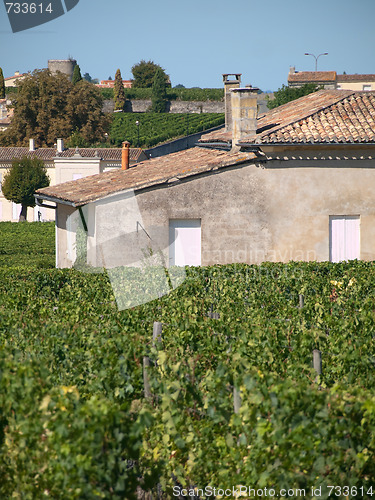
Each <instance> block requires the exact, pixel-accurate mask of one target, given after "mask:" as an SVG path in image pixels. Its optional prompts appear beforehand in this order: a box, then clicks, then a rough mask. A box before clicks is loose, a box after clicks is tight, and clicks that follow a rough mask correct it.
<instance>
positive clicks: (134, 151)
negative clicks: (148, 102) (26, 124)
mask: <svg viewBox="0 0 375 500" xmlns="http://www.w3.org/2000/svg"><path fill="white" fill-rule="evenodd" d="M121 151H122V150H121V148H79V149H78V150H77V149H76V148H69V149H65V150H64V151H63V152H62V153H57V151H56V148H38V149H36V150H35V151H29V148H26V147H9V148H1V147H0V161H2V160H3V161H4V160H5V161H7V160H10V161H11V160H17V159H20V158H23V157H24V156H27V157H29V158H40V159H41V160H53V158H56V156H59V157H61V158H72V157H74V155H75V154H77V153H79V154H80V155H81V156H82V157H83V158H95V157H99V158H102V159H103V160H106V161H111V160H112V161H120V162H121V155H122V153H121ZM141 155H142V149H140V148H130V160H132V161H137V160H138V159H139V157H140V156H141Z"/></svg>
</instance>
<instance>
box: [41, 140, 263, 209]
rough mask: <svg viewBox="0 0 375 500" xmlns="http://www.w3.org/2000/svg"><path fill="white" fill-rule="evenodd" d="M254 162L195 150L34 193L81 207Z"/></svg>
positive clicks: (247, 156) (237, 155) (249, 157)
mask: <svg viewBox="0 0 375 500" xmlns="http://www.w3.org/2000/svg"><path fill="white" fill-rule="evenodd" d="M255 158H256V156H255V155H254V154H253V153H235V154H230V153H227V152H224V151H217V150H213V149H203V148H199V147H196V148H192V149H189V150H185V151H180V152H178V153H172V154H169V155H166V156H161V157H159V158H153V159H151V160H147V161H144V162H141V163H139V164H138V165H137V166H135V167H134V168H130V169H128V170H112V171H109V172H104V173H102V174H97V175H92V176H89V177H83V178H82V179H78V180H76V181H69V182H65V183H63V184H58V185H57V186H50V187H47V188H43V189H39V190H38V191H37V193H38V194H39V195H40V197H41V198H44V199H53V200H55V199H58V200H62V201H65V202H67V203H69V204H74V206H81V205H85V204H87V203H89V202H92V201H95V200H98V199H100V198H104V197H105V196H109V195H111V194H116V193H119V192H121V191H124V190H129V189H135V190H137V189H142V188H145V187H149V186H154V185H158V184H163V183H166V182H171V181H172V180H174V179H180V178H185V177H189V176H191V175H196V174H199V173H204V172H208V171H210V170H213V169H217V168H223V167H227V166H231V165H238V164H241V163H244V162H247V161H249V160H253V159H255Z"/></svg>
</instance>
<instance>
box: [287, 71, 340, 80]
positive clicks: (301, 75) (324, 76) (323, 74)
mask: <svg viewBox="0 0 375 500" xmlns="http://www.w3.org/2000/svg"><path fill="white" fill-rule="evenodd" d="M335 80H336V71H298V72H296V73H290V74H289V75H288V82H296V83H297V82H298V83H300V82H334V81H335Z"/></svg>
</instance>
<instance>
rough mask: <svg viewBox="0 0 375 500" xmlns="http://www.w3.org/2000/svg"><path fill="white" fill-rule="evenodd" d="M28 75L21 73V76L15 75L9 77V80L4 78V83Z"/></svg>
mask: <svg viewBox="0 0 375 500" xmlns="http://www.w3.org/2000/svg"><path fill="white" fill-rule="evenodd" d="M26 75H27V73H21V74H19V75H13V76H8V77H7V78H4V81H5V82H6V81H7V80H14V79H15V78H22V77H23V76H26Z"/></svg>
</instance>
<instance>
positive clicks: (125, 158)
mask: <svg viewBox="0 0 375 500" xmlns="http://www.w3.org/2000/svg"><path fill="white" fill-rule="evenodd" d="M129 156H130V142H128V141H124V142H123V143H122V156H121V169H122V170H128V168H129Z"/></svg>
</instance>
